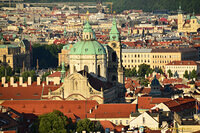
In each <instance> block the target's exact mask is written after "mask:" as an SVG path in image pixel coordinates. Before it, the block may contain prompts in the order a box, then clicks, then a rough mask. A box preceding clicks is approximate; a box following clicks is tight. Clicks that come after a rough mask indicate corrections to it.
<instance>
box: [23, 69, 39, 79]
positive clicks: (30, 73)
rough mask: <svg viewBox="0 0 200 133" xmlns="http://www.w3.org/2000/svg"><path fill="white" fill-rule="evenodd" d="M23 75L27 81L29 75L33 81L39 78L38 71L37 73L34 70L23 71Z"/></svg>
mask: <svg viewBox="0 0 200 133" xmlns="http://www.w3.org/2000/svg"><path fill="white" fill-rule="evenodd" d="M22 77H23V80H24V81H27V80H28V77H31V80H32V81H36V78H37V76H36V73H35V71H34V70H31V71H25V72H23V73H22Z"/></svg>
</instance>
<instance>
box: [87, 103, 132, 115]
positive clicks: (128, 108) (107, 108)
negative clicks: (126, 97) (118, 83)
mask: <svg viewBox="0 0 200 133" xmlns="http://www.w3.org/2000/svg"><path fill="white" fill-rule="evenodd" d="M132 112H136V104H99V105H98V108H97V109H93V111H92V113H91V114H88V117H89V118H129V115H130V114H131V113H132Z"/></svg>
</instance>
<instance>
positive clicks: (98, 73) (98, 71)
mask: <svg viewBox="0 0 200 133" xmlns="http://www.w3.org/2000/svg"><path fill="white" fill-rule="evenodd" d="M100 74H101V67H100V65H98V67H97V75H98V76H99V77H100Z"/></svg>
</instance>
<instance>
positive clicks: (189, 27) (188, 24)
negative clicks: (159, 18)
mask: <svg viewBox="0 0 200 133" xmlns="http://www.w3.org/2000/svg"><path fill="white" fill-rule="evenodd" d="M199 31H200V20H198V18H197V17H196V16H195V14H194V13H193V15H192V16H190V15H187V17H186V18H184V14H183V12H182V10H181V6H180V7H179V10H178V32H183V33H195V32H199Z"/></svg>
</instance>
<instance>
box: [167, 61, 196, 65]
mask: <svg viewBox="0 0 200 133" xmlns="http://www.w3.org/2000/svg"><path fill="white" fill-rule="evenodd" d="M166 65H197V63H196V62H195V61H172V62H170V63H168V64H166Z"/></svg>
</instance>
